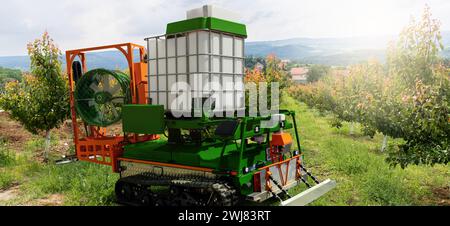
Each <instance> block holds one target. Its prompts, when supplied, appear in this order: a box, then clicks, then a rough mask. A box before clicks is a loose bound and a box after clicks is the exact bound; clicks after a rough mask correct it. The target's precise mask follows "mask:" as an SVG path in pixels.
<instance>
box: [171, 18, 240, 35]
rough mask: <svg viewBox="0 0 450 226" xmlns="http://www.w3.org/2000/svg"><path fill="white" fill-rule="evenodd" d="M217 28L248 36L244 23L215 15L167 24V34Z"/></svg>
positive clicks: (217, 29)
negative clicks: (215, 16)
mask: <svg viewBox="0 0 450 226" xmlns="http://www.w3.org/2000/svg"><path fill="white" fill-rule="evenodd" d="M202 29H208V30H215V31H222V32H226V33H231V34H235V35H239V36H244V37H247V29H246V27H245V25H244V24H240V23H236V22H232V21H228V20H223V19H219V18H214V17H199V18H193V19H188V20H182V21H177V22H173V23H169V24H167V29H166V34H168V35H170V34H175V33H181V32H187V31H194V30H202Z"/></svg>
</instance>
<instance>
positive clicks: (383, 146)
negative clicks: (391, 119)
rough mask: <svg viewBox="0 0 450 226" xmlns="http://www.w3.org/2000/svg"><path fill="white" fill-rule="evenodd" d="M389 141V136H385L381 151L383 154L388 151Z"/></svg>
mask: <svg viewBox="0 0 450 226" xmlns="http://www.w3.org/2000/svg"><path fill="white" fill-rule="evenodd" d="M387 139H388V137H387V135H384V137H383V144H381V150H380V151H381V152H384V151H385V150H386V147H387Z"/></svg>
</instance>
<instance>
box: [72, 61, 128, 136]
mask: <svg viewBox="0 0 450 226" xmlns="http://www.w3.org/2000/svg"><path fill="white" fill-rule="evenodd" d="M74 96H75V106H76V109H77V112H78V114H79V115H80V117H81V118H82V119H83V120H84V121H85V122H86V123H87V124H89V125H93V126H101V127H106V126H109V125H112V124H114V123H116V122H118V121H120V120H121V118H122V106H123V105H124V104H129V103H130V102H131V95H130V78H129V76H128V75H127V74H125V73H122V72H120V71H111V70H106V69H94V70H91V71H88V72H86V73H85V74H84V75H83V76H81V78H80V79H79V80H78V81H77V85H76V88H75V95H74Z"/></svg>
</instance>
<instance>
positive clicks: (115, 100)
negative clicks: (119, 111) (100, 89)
mask: <svg viewBox="0 0 450 226" xmlns="http://www.w3.org/2000/svg"><path fill="white" fill-rule="evenodd" d="M111 102H113V103H115V104H123V103H125V97H113V98H112V100H111Z"/></svg>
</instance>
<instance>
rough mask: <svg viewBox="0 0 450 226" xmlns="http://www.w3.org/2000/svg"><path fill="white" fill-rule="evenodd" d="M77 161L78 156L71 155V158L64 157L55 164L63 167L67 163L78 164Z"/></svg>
mask: <svg viewBox="0 0 450 226" xmlns="http://www.w3.org/2000/svg"><path fill="white" fill-rule="evenodd" d="M76 161H78V158H77V156H76V155H69V156H65V155H63V156H62V158H61V159H58V160H56V161H55V164H56V165H62V164H67V163H71V162H76Z"/></svg>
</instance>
